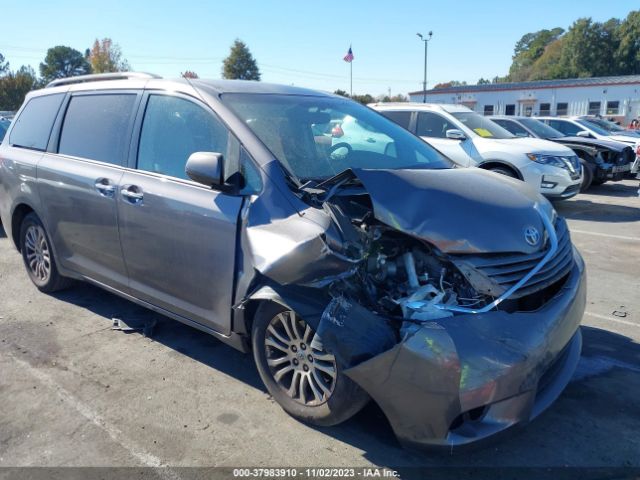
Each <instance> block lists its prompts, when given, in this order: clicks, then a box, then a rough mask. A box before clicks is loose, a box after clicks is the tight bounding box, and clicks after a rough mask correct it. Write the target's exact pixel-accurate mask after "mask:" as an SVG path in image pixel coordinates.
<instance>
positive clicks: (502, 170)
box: [489, 167, 518, 178]
mask: <svg viewBox="0 0 640 480" xmlns="http://www.w3.org/2000/svg"><path fill="white" fill-rule="evenodd" d="M489 171H490V172H495V173H499V174H500V175H504V176H506V177H511V178H518V175H516V172H514V171H513V170H511V169H510V168H509V167H491V168H490V169H489Z"/></svg>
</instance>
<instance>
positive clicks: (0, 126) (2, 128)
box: [0, 120, 11, 142]
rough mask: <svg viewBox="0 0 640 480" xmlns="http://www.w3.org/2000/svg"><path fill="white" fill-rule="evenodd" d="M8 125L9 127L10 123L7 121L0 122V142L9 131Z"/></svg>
mask: <svg viewBox="0 0 640 480" xmlns="http://www.w3.org/2000/svg"><path fill="white" fill-rule="evenodd" d="M9 125H11V122H9V121H8V120H0V142H2V140H3V139H4V136H5V134H6V133H7V130H8V129H9Z"/></svg>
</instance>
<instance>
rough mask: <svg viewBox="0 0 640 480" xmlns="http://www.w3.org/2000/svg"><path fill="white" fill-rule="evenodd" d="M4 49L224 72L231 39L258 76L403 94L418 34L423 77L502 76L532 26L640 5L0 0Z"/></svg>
mask: <svg viewBox="0 0 640 480" xmlns="http://www.w3.org/2000/svg"><path fill="white" fill-rule="evenodd" d="M0 3H1V5H0V18H1V22H0V25H1V26H0V53H2V54H3V55H4V56H5V58H6V60H8V61H9V62H10V64H11V68H12V69H17V68H19V67H20V66H21V65H31V66H32V67H33V68H34V69H35V70H36V72H37V71H38V65H39V64H40V62H41V61H42V60H43V59H44V57H45V55H46V52H47V49H48V48H50V47H52V46H55V45H67V46H70V47H73V48H75V49H77V50H80V51H81V52H84V51H85V49H86V48H89V47H90V46H91V45H92V43H93V41H94V40H95V39H96V38H104V37H110V38H111V39H113V41H114V42H116V43H117V44H119V45H120V47H121V49H122V52H123V54H124V57H125V58H126V59H127V60H128V61H129V63H130V64H131V66H132V67H133V68H132V69H133V70H136V71H144V72H151V73H156V74H159V75H161V76H163V77H167V78H174V77H178V76H179V75H180V73H181V72H183V71H185V70H193V71H195V72H196V73H197V74H198V75H199V76H200V77H201V78H220V76H221V73H220V72H221V66H222V60H223V59H224V57H226V56H227V55H228V54H229V48H230V46H231V44H232V43H233V41H234V40H235V39H236V38H239V39H241V40H242V41H244V42H245V43H246V44H247V46H248V47H249V49H250V50H251V52H252V54H253V56H254V57H255V59H256V60H257V62H258V67H259V68H260V72H261V73H262V80H263V81H268V82H274V83H284V84H293V85H297V86H303V87H308V88H314V89H319V90H328V91H334V90H336V89H342V90H346V91H349V68H350V65H349V64H348V63H346V62H344V61H343V60H342V59H343V57H344V56H345V54H346V53H347V50H348V49H349V46H350V45H351V46H352V48H353V54H354V56H355V60H354V61H353V64H352V67H353V93H354V94H364V93H370V94H372V95H374V96H375V95H379V94H387V93H388V92H389V91H390V92H391V93H392V94H396V93H404V94H406V93H408V92H410V91H416V90H420V89H421V87H422V79H423V78H422V77H423V68H424V67H423V65H424V63H423V62H424V44H423V43H422V42H421V41H420V39H419V38H418V37H417V36H416V33H417V32H420V33H423V34H427V32H429V31H432V32H433V37H432V39H431V41H430V42H429V44H428V49H429V50H428V85H429V86H433V85H435V84H436V83H440V82H446V81H449V80H460V81H466V82H469V83H476V82H477V80H478V79H479V78H480V77H484V78H493V77H495V76H496V75H505V74H506V73H507V72H508V69H509V66H510V65H511V56H512V54H513V47H514V45H515V43H516V42H517V41H518V40H519V39H520V38H521V37H522V35H524V34H525V33H528V32H534V31H537V30H540V29H543V28H553V27H563V28H565V29H566V28H568V27H569V26H570V25H571V24H572V23H573V21H575V20H576V19H577V18H580V17H592V18H593V19H594V20H596V21H605V20H607V19H609V18H611V17H615V18H624V17H626V16H627V14H628V13H629V12H630V11H632V10H634V9H639V8H640V4H638V1H637V0H632V1H628V0H615V1H608V2H603V1H602V0H581V1H580V2H572V1H567V0H560V1H559V0H536V1H535V2H531V1H527V2H518V1H516V0H512V1H502V0H483V1H478V0H476V1H472V0H457V1H455V2H452V1H449V2H447V1H443V0H440V1H432V0H422V1H417V0H416V1H414V0H393V1H378V0H375V1H362V0H344V1H333V2H331V1H314V2H309V1H304V0H298V1H289V0H282V1H275V0H272V1H267V0H263V1H254V0H246V1H241V0H236V1H224V0H217V1H204V0H173V1H168V0H155V1H148V0H128V1H127V0H103V1H101V2H95V1H94V2H92V1H90V0H84V1H76V0H56V1H51V0H21V1H15V0H14V1H9V0H3V1H2V2H0Z"/></svg>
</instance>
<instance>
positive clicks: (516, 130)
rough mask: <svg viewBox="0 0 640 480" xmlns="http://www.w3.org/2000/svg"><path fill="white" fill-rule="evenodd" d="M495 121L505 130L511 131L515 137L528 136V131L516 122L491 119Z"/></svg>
mask: <svg viewBox="0 0 640 480" xmlns="http://www.w3.org/2000/svg"><path fill="white" fill-rule="evenodd" d="M492 120H493V121H494V122H495V123H497V124H498V125H500V126H501V127H502V128H504V129H505V130H507V131H509V132H511V133H513V134H514V135H515V136H516V137H530V136H531V135H529V132H528V131H527V130H526V129H525V128H524V127H522V125H519V124H518V123H516V122H512V121H510V120H502V119H492Z"/></svg>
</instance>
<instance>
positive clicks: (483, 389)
mask: <svg viewBox="0 0 640 480" xmlns="http://www.w3.org/2000/svg"><path fill="white" fill-rule="evenodd" d="M574 257H575V263H574V267H573V269H572V271H571V273H570V274H569V277H568V279H567V280H566V282H565V284H564V285H563V287H562V288H561V290H560V291H559V292H558V293H557V294H556V295H555V296H554V297H553V298H552V299H551V300H549V301H548V302H547V303H546V304H545V305H544V307H542V308H540V309H538V310H536V311H533V312H517V313H511V314H510V313H506V312H500V311H495V312H490V313H484V314H469V315H458V316H454V317H448V318H446V319H443V320H441V321H439V322H431V323H429V324H424V325H423V326H422V327H421V328H420V329H419V330H417V331H416V332H415V333H413V334H412V335H408V336H407V337H405V338H404V339H403V340H402V341H401V342H400V343H399V344H397V345H395V347H393V348H392V349H390V350H388V351H386V352H384V353H381V354H379V355H377V356H375V357H373V358H371V359H369V360H367V361H365V362H363V363H360V364H358V365H356V366H354V367H352V368H350V369H348V370H346V371H345V373H346V374H347V375H348V376H349V377H351V378H352V379H353V380H354V381H356V382H357V383H358V384H359V385H360V386H361V387H362V388H364V389H365V390H366V391H367V392H368V393H369V394H370V395H371V396H372V397H373V399H374V400H375V401H376V402H377V404H378V405H379V406H380V408H382V410H383V411H384V413H385V415H386V416H387V418H388V420H389V422H390V423H391V426H392V428H393V430H394V432H395V434H396V436H397V437H398V439H399V440H400V442H401V443H402V444H403V445H405V446H413V447H438V446H447V447H452V446H461V445H465V444H469V443H471V442H476V441H478V440H482V439H485V438H488V437H490V436H492V435H494V434H496V433H498V432H501V431H503V430H505V429H507V428H509V427H511V426H514V425H516V424H519V423H523V422H527V421H529V420H531V419H533V418H534V417H536V416H537V415H538V414H540V413H541V412H542V411H543V410H545V409H546V408H547V407H548V406H549V405H551V403H553V401H554V400H555V399H556V398H557V397H558V396H559V395H560V393H561V392H562V390H563V389H564V387H565V386H566V385H567V383H568V382H569V380H570V378H571V375H572V374H573V371H574V369H575V367H576V365H577V363H578V360H579V358H580V350H581V344H582V338H581V334H580V330H579V325H580V321H581V319H582V315H583V313H584V308H585V301H586V300H585V297H586V280H585V267H584V262H583V260H582V258H581V257H580V254H579V253H578V252H577V251H576V250H574Z"/></svg>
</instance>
